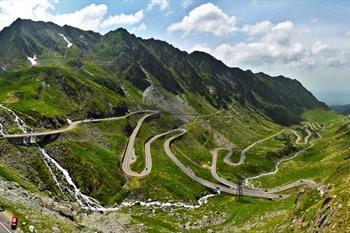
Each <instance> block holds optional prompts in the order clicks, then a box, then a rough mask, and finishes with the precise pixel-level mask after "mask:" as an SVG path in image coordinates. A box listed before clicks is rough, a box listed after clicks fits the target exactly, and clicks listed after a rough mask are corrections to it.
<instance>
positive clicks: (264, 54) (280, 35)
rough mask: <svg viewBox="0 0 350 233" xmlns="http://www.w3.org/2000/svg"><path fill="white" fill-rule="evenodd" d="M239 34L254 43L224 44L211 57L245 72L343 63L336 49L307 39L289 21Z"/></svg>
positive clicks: (252, 27) (253, 27) (261, 25)
mask: <svg viewBox="0 0 350 233" xmlns="http://www.w3.org/2000/svg"><path fill="white" fill-rule="evenodd" d="M242 31H243V32H246V33H247V34H248V35H250V36H252V35H254V36H256V37H255V40H254V41H251V42H249V43H248V42H240V43H237V44H235V45H230V44H228V43H224V44H221V45H219V46H218V47H216V48H215V50H214V51H213V54H214V55H215V56H216V57H217V58H219V59H222V60H223V61H225V62H226V63H227V64H228V65H231V66H241V67H245V68H249V69H253V68H254V69H264V68H263V67H268V66H272V65H279V66H288V67H294V68H315V67H321V66H339V65H342V64H344V63H345V59H344V53H342V51H341V50H340V49H337V48H336V47H334V46H330V45H329V44H326V43H324V42H321V41H316V42H315V41H312V40H311V39H307V38H306V37H305V35H304V31H302V30H298V29H296V28H295V26H294V24H293V23H292V22H291V21H285V22H281V23H278V24H272V23H270V22H268V21H263V22H260V23H257V24H255V25H247V26H245V27H243V29H242Z"/></svg>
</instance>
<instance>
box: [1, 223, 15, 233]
mask: <svg viewBox="0 0 350 233" xmlns="http://www.w3.org/2000/svg"><path fill="white" fill-rule="evenodd" d="M0 224H1V226H3V227H4V228H5V230H6V231H7V232H9V233H12V231H10V230H9V229H8V228H7V227H6V226H5V225H4V224H3V223H2V222H1V221H0Z"/></svg>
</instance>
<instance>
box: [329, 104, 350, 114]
mask: <svg viewBox="0 0 350 233" xmlns="http://www.w3.org/2000/svg"><path fill="white" fill-rule="evenodd" d="M331 108H332V109H333V110H334V111H336V112H337V113H339V114H342V115H349V114H350V104H345V105H335V106H331Z"/></svg>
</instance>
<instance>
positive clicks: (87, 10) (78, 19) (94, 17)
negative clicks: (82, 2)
mask: <svg viewBox="0 0 350 233" xmlns="http://www.w3.org/2000/svg"><path fill="white" fill-rule="evenodd" d="M107 11H108V8H107V6H106V5H104V4H100V5H95V4H91V5H88V6H86V7H84V8H82V9H80V10H77V11H75V12H72V13H66V14H58V15H51V14H49V13H47V15H46V17H45V18H40V17H39V18H37V19H36V20H49V21H52V22H54V23H56V24H58V25H61V26H62V25H64V24H67V25H71V26H74V27H79V28H81V29H84V30H98V29H99V27H100V26H101V23H102V21H103V19H104V17H105V15H106V14H107Z"/></svg>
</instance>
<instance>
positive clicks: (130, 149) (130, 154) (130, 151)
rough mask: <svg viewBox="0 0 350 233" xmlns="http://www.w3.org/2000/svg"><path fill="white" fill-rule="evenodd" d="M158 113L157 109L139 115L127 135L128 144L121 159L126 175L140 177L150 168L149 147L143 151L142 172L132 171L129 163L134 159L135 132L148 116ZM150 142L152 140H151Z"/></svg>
mask: <svg viewBox="0 0 350 233" xmlns="http://www.w3.org/2000/svg"><path fill="white" fill-rule="evenodd" d="M158 113H159V112H158V111H151V112H150V113H149V114H146V115H144V116H143V117H141V118H140V119H139V120H138V122H137V124H136V127H135V129H134V130H133V132H132V133H131V135H130V137H129V141H128V145H127V147H126V150H125V154H124V159H123V162H122V169H123V171H124V173H125V174H127V175H128V176H134V177H139V178H142V177H144V176H146V175H147V174H148V173H149V172H150V171H151V169H152V157H151V154H150V149H149V148H147V150H148V151H147V152H148V153H145V157H146V163H145V168H144V169H143V171H142V172H135V171H133V170H132V169H131V164H132V163H134V162H135V161H136V155H135V148H134V145H135V139H136V136H137V134H138V133H139V131H140V128H141V126H142V123H143V122H144V121H145V120H146V119H147V118H148V117H150V116H153V115H156V114H158ZM154 140H155V139H154ZM154 140H153V141H154ZM151 143H152V141H151ZM149 146H150V145H149ZM147 147H148V146H147Z"/></svg>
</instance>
